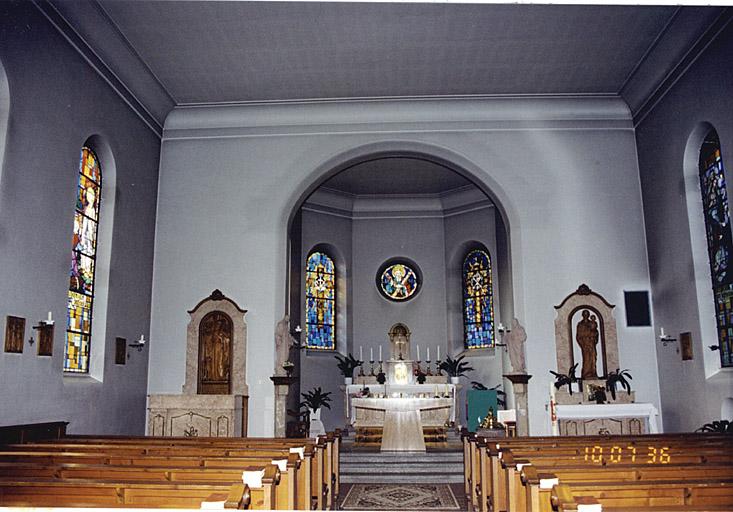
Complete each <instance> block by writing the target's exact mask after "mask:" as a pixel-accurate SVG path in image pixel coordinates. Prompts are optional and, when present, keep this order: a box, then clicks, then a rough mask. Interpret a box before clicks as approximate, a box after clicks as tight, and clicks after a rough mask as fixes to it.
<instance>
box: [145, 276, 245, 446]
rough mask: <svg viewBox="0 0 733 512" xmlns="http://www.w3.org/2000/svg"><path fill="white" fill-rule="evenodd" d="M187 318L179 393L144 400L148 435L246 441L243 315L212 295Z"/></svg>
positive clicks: (232, 304)
mask: <svg viewBox="0 0 733 512" xmlns="http://www.w3.org/2000/svg"><path fill="white" fill-rule="evenodd" d="M188 314H189V316H190V317H191V319H190V321H189V323H188V329H187V332H186V380H185V382H184V384H183V393H182V394H180V395H149V396H148V429H147V431H148V435H154V436H188V437H239V436H246V435H247V399H248V389H247V380H246V375H245V369H246V357H247V324H246V323H245V321H244V315H245V314H246V311H245V310H244V309H241V308H240V307H239V306H238V305H237V304H236V303H235V302H234V301H233V300H231V299H229V298H228V297H225V296H224V295H223V294H222V293H221V292H220V291H219V290H214V291H213V292H212V294H211V295H210V296H209V297H207V298H206V299H204V300H202V301H201V302H199V303H198V304H197V305H196V307H194V308H193V309H192V310H191V311H189V312H188Z"/></svg>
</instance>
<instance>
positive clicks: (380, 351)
mask: <svg viewBox="0 0 733 512" xmlns="http://www.w3.org/2000/svg"><path fill="white" fill-rule="evenodd" d="M379 360H380V361H381V360H382V345H379Z"/></svg>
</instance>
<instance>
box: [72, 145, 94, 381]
mask: <svg viewBox="0 0 733 512" xmlns="http://www.w3.org/2000/svg"><path fill="white" fill-rule="evenodd" d="M101 191H102V170H101V167H100V165H99V159H98V158H97V155H96V154H95V153H94V151H92V149H91V148H89V147H87V146H84V147H83V148H82V149H81V158H80V161H79V181H78V186H77V196H76V211H75V213H74V233H73V237H72V244H71V245H72V247H71V269H70V271H69V292H68V302H67V318H66V346H65V350H64V371H66V372H72V373H88V372H89V350H90V346H91V337H92V311H93V304H94V273H95V267H96V255H97V234H98V226H99V207H100V203H101V199H102V198H101Z"/></svg>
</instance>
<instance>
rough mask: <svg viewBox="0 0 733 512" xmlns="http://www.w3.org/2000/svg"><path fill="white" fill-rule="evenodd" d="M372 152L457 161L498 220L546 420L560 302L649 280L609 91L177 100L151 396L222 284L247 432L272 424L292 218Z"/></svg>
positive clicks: (630, 161)
mask: <svg viewBox="0 0 733 512" xmlns="http://www.w3.org/2000/svg"><path fill="white" fill-rule="evenodd" d="M375 154H391V155H410V154H413V155H414V154H420V155H424V156H426V157H428V158H432V159H435V160H439V161H441V162H444V163H445V162H448V163H449V164H450V166H451V167H452V168H455V169H456V170H458V171H460V172H462V173H463V174H465V175H467V176H468V177H469V178H471V179H472V180H474V182H475V183H477V185H479V186H480V187H481V188H482V189H483V190H484V192H486V193H487V194H488V195H489V196H490V197H491V198H492V199H493V200H494V202H495V203H496V204H497V207H498V209H497V211H498V212H500V214H501V215H503V216H505V219H506V226H507V230H508V231H509V246H510V247H509V249H510V254H511V268H512V269H513V276H512V278H513V279H512V287H513V290H512V293H513V295H514V305H513V306H514V314H515V315H516V316H517V317H518V318H520V320H522V321H523V323H524V325H525V327H526V330H527V333H528V341H527V350H528V352H529V354H528V358H527V360H528V368H529V372H530V373H532V374H534V377H533V378H532V380H531V381H530V385H529V386H530V389H529V393H530V423H531V430H532V433H534V434H542V433H546V432H547V431H548V426H547V418H546V412H545V407H544V406H545V404H546V402H547V395H548V389H549V384H550V381H551V375H550V374H549V370H551V369H552V370H554V369H555V368H554V365H553V363H548V362H551V361H554V360H555V355H554V354H555V348H554V343H553V332H554V327H553V322H554V308H553V306H554V305H556V304H558V303H559V302H560V301H561V300H562V299H563V298H564V297H565V296H566V295H567V294H568V293H570V292H572V291H574V290H575V289H576V288H577V286H578V285H579V284H580V283H581V282H585V283H587V284H588V285H590V287H591V288H592V289H594V290H595V291H597V292H599V293H601V294H603V295H604V296H605V297H606V298H607V299H608V300H609V301H610V302H612V303H617V304H619V303H621V302H622V299H623V290H624V289H630V288H634V289H644V288H648V287H649V277H648V270H647V260H646V250H645V242H644V229H643V222H642V210H641V197H640V190H639V181H638V168H637V163H636V147H635V140H634V132H633V129H632V126H631V120H630V116H629V112H628V109H627V108H626V106H625V104H624V103H623V102H622V101H621V100H619V99H615V98H542V99H533V98H524V99H506V98H502V99H483V100H482V99H463V100H415V101H366V102H323V103H293V104H282V105H277V104H273V105H242V106H221V107H188V108H177V109H175V110H174V111H173V112H172V113H171V114H170V115H169V117H168V119H167V121H166V128H165V133H164V140H163V145H162V152H161V167H160V188H159V201H158V218H157V232H156V247H155V273H154V284H153V305H152V325H151V337H152V338H153V339H155V340H156V341H157V343H156V344H155V345H154V346H151V354H150V357H151V367H155V368H156V371H155V372H151V373H150V374H149V381H148V390H149V392H151V393H159V392H179V391H180V386H181V384H182V382H183V378H184V365H185V361H184V352H185V350H184V345H185V326H186V319H187V315H186V310H187V309H189V308H190V307H191V306H192V305H194V304H196V303H197V302H198V300H200V299H201V298H202V297H205V296H206V295H207V294H208V293H210V292H211V290H212V289H214V288H221V289H222V291H223V292H224V293H225V294H227V295H229V296H230V297H232V298H233V299H234V300H236V301H237V302H238V303H239V304H240V305H241V306H242V307H244V308H245V309H248V310H249V312H248V314H247V323H248V327H249V330H248V333H249V350H250V354H249V357H248V369H247V372H248V373H247V375H248V377H247V379H248V384H249V386H250V392H251V398H250V405H251V408H252V411H253V412H254V411H256V414H255V413H251V414H250V416H249V417H250V432H251V433H252V434H253V435H266V434H270V433H272V430H273V417H272V416H273V412H272V402H273V386H272V383H271V382H270V380H269V377H270V375H272V373H273V367H272V366H273V359H274V358H273V350H274V346H273V330H274V325H275V323H276V321H277V320H278V319H279V318H281V317H282V315H283V313H284V310H285V301H286V290H285V285H286V275H285V274H286V272H285V270H286V268H287V264H288V262H287V257H288V256H287V250H286V240H287V236H288V221H289V218H290V216H291V215H292V213H293V211H294V210H295V209H296V208H297V207H298V206H299V204H300V202H301V201H302V200H303V199H304V198H305V197H306V196H307V195H308V194H309V193H310V192H311V191H313V190H314V189H315V188H316V187H317V186H318V184H319V183H320V182H321V181H322V180H324V179H325V178H327V177H328V176H329V175H330V174H332V173H335V172H336V171H337V170H339V166H343V165H346V164H348V163H349V162H354V161H356V160H358V159H359V158H363V157H366V156H370V155H375ZM619 309H620V308H619ZM617 318H618V319H619V321H618V326H619V337H620V340H619V341H620V342H619V348H620V352H621V356H620V358H621V365H622V367H624V368H628V369H629V370H630V371H631V374H632V375H633V376H634V381H633V383H634V385H635V388H636V391H637V398H638V400H639V401H644V402H652V403H654V404H655V405H658V402H659V400H658V387H657V375H656V371H655V368H656V355H655V351H654V350H655V345H654V340H653V333H652V330H651V329H638V328H637V329H634V330H632V329H626V328H625V326H624V322H623V321H622V320H621V311H619V312H617ZM356 321H357V320H356V319H355V322H356ZM367 328H371V327H369V326H364V327H362V329H367ZM380 332H381V331H380ZM378 334H379V333H376V334H375V335H378ZM359 335H360V336H365V337H367V336H369V335H368V334H367V333H360V334H359ZM356 336H357V333H356V329H355V332H354V337H355V338H356Z"/></svg>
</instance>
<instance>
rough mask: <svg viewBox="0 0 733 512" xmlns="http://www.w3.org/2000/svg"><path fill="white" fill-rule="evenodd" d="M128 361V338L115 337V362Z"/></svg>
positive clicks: (123, 362)
mask: <svg viewBox="0 0 733 512" xmlns="http://www.w3.org/2000/svg"><path fill="white" fill-rule="evenodd" d="M126 362H127V339H126V338H115V364H125V363H126Z"/></svg>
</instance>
